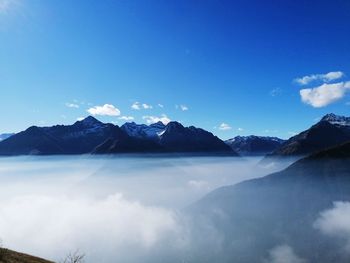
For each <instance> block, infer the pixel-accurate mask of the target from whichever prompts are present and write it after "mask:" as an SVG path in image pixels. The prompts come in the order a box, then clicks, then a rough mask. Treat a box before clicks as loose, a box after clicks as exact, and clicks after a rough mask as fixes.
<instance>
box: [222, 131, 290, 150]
mask: <svg viewBox="0 0 350 263" xmlns="http://www.w3.org/2000/svg"><path fill="white" fill-rule="evenodd" d="M283 142H284V140H282V139H280V138H277V137H268V136H255V135H250V136H236V137H234V138H232V139H229V140H226V141H225V143H226V144H227V145H229V146H230V147H231V148H232V149H233V150H234V151H236V152H238V153H239V154H241V155H265V154H267V153H271V152H272V151H274V150H275V149H277V148H278V147H279V146H281V145H282V143H283Z"/></svg>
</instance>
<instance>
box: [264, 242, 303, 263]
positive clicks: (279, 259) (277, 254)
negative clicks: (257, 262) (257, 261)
mask: <svg viewBox="0 0 350 263" xmlns="http://www.w3.org/2000/svg"><path fill="white" fill-rule="evenodd" d="M269 256H270V257H269V260H267V261H265V262H268V263H305V262H306V261H305V260H304V259H302V258H300V257H299V256H297V255H296V254H295V252H294V251H293V249H292V248H291V247H290V246H288V245H280V246H276V247H274V248H273V249H271V250H270V252H269Z"/></svg>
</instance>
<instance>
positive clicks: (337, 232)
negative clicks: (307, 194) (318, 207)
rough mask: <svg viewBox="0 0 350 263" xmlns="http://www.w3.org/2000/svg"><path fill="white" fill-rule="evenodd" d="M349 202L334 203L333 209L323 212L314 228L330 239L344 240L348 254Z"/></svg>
mask: <svg viewBox="0 0 350 263" xmlns="http://www.w3.org/2000/svg"><path fill="white" fill-rule="evenodd" d="M349 222H350V202H335V203H334V206H333V208H331V209H328V210H325V211H323V212H322V213H321V214H320V217H319V218H318V219H317V220H316V221H315V223H314V227H315V228H316V229H318V230H320V231H321V232H322V233H323V234H325V235H328V236H330V237H337V238H342V239H343V240H345V247H344V248H345V250H346V251H347V252H349V253H350V223H349Z"/></svg>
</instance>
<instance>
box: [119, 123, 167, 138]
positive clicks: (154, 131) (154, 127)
mask: <svg viewBox="0 0 350 263" xmlns="http://www.w3.org/2000/svg"><path fill="white" fill-rule="evenodd" d="M121 128H122V130H124V131H125V132H126V133H127V134H128V135H129V136H132V137H137V138H144V139H146V138H148V139H157V138H158V137H159V136H160V135H161V134H162V133H163V132H164V130H165V125H164V124H163V123H162V122H157V123H153V124H151V125H146V124H137V123H135V122H127V123H125V124H124V125H122V126H121Z"/></svg>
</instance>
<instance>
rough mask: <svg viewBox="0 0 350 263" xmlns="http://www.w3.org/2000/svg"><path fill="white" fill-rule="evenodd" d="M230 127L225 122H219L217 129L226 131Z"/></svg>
mask: <svg viewBox="0 0 350 263" xmlns="http://www.w3.org/2000/svg"><path fill="white" fill-rule="evenodd" d="M231 129H232V127H231V126H230V125H228V124H227V123H224V122H223V123H221V124H220V126H219V130H222V131H228V130H231Z"/></svg>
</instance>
